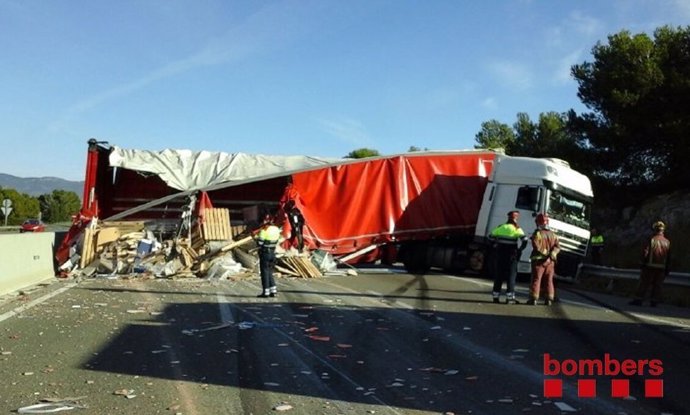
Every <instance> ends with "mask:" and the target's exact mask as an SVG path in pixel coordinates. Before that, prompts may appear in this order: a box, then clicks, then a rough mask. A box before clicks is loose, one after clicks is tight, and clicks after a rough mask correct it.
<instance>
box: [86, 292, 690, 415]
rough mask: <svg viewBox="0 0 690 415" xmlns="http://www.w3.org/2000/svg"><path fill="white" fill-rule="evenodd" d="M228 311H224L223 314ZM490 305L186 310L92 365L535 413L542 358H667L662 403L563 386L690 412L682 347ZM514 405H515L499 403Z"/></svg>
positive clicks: (603, 400) (131, 333)
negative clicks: (506, 312)
mask: <svg viewBox="0 0 690 415" xmlns="http://www.w3.org/2000/svg"><path fill="white" fill-rule="evenodd" d="M305 294H319V295H330V294H332V293H313V292H312V293H305ZM337 295H338V296H341V297H342V296H347V295H349V294H347V293H343V292H339V293H337ZM359 296H360V297H361V296H366V294H363V295H362V294H360V295H359ZM227 297H230V298H231V297H232V296H231V295H228V296H227ZM402 298H405V297H404V296H403V297H402ZM437 300H439V299H438V298H434V301H437ZM475 303H476V302H475ZM223 307H226V310H227V311H228V312H226V313H225V314H224V313H223V312H219V308H223ZM485 307H487V313H483V314H477V313H465V312H454V313H451V312H434V311H429V310H407V309H405V310H401V309H396V308H390V307H358V306H354V305H348V304H327V305H324V304H316V303H314V304H310V303H282V302H251V303H241V304H235V303H231V302H227V303H220V304H219V303H181V304H176V305H170V306H169V307H167V308H166V309H165V311H164V313H163V314H161V315H159V316H155V317H154V318H153V319H151V320H140V321H138V322H137V323H135V324H131V325H130V326H128V327H126V329H125V330H123V331H122V332H121V333H120V335H119V336H118V337H117V338H115V339H114V340H113V341H111V342H110V343H108V344H106V345H104V346H103V348H102V350H101V351H100V352H99V353H98V354H97V355H96V356H94V357H93V358H91V359H90V360H89V361H87V362H84V364H83V366H84V367H85V368H87V369H89V370H94V371H105V372H110V373H119V374H127V375H135V376H148V377H153V378H163V379H176V380H186V381H191V382H199V383H203V384H216V385H224V386H229V387H236V388H250V389H254V390H260V391H264V390H265V391H273V392H280V393H286V394H292V395H302V396H311V397H318V398H323V399H339V400H344V401H349V402H359V403H365V404H372V405H387V406H392V407H400V408H410V409H418V410H426V411H434V412H443V411H454V412H467V411H473V413H515V412H517V411H515V409H517V406H519V408H520V409H526V408H529V409H530V410H531V411H532V413H548V412H539V410H540V408H544V407H539V408H538V407H535V406H534V405H533V402H534V401H535V400H537V401H539V400H540V399H543V397H542V395H543V393H542V392H543V380H544V379H545V377H544V376H543V358H542V355H543V354H544V353H549V354H550V355H551V356H553V357H555V358H559V359H576V360H577V359H592V358H601V357H602V353H611V354H612V355H614V356H615V357H617V358H619V359H621V360H623V359H651V358H657V359H661V360H662V361H663V362H664V365H665V366H664V367H665V368H668V370H667V371H666V374H665V377H664V381H665V385H666V391H665V397H664V399H661V400H644V399H641V400H638V401H636V402H632V403H631V402H626V401H623V400H612V399H611V398H608V395H609V394H610V390H607V389H606V388H607V387H608V385H609V381H610V378H607V377H605V376H594V377H593V378H595V379H597V380H598V381H599V384H600V385H603V386H602V388H603V389H601V390H600V391H599V395H598V396H599V397H598V398H597V399H589V400H585V399H578V398H577V389H576V381H577V379H572V378H564V384H565V390H564V394H565V397H564V399H565V400H568V401H569V402H571V405H574V406H579V408H580V409H582V410H584V411H585V412H586V413H616V412H615V411H626V410H627V411H628V413H636V410H635V408H640V407H647V408H649V410H653V411H658V410H660V409H663V410H665V411H669V412H675V413H681V412H682V410H681V409H680V408H683V407H687V405H689V404H690V401H689V399H688V397H687V394H686V393H684V392H682V390H683V382H684V380H683V377H684V376H685V375H684V374H687V373H690V364H688V363H687V361H686V360H684V357H685V355H686V354H687V353H681V352H680V351H679V350H676V349H674V347H676V346H677V343H670V346H669V347H667V348H664V347H663V345H660V344H655V343H654V342H644V341H642V342H641V341H640V340H639V339H644V338H645V336H646V335H648V333H650V331H649V330H648V329H647V328H645V327H644V326H641V325H637V324H627V323H607V322H599V321H578V322H577V324H576V325H574V324H572V323H564V322H563V319H550V318H546V317H547V316H548V315H549V313H557V312H558V311H557V309H556V308H554V309H551V310H549V309H547V308H543V309H539V310H537V311H534V312H533V314H534V315H531V316H527V317H525V316H496V315H492V314H491V313H490V310H491V308H490V307H492V306H485ZM496 307H499V305H496ZM223 315H225V318H224V319H223V318H221V317H220V316H223ZM612 333H613V334H615V335H613V336H612V335H611V334H612ZM604 339H605V340H604ZM667 374H668V375H667ZM643 380H644V379H643V378H642V377H635V378H634V379H632V383H631V394H632V395H635V396H643V390H642V388H643ZM685 380H687V379H685ZM535 396H536V397H537V398H535ZM506 399H509V400H510V401H511V402H512V405H513V406H512V407H511V408H510V409H500V407H496V405H497V404H496V402H500V401H501V400H506ZM683 405H685V406H683ZM550 410H551V411H553V410H555V409H554V408H553V407H551V408H550ZM612 410H613V411H614V412H611V411H612ZM511 411H513V412H511Z"/></svg>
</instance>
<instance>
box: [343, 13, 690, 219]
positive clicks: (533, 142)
mask: <svg viewBox="0 0 690 415" xmlns="http://www.w3.org/2000/svg"><path fill="white" fill-rule="evenodd" d="M591 52H592V60H591V61H585V62H582V63H580V64H576V65H573V66H572V67H571V75H572V77H573V78H574V79H575V81H576V82H577V84H578V89H577V96H578V98H579V99H580V101H581V102H582V103H583V104H584V105H585V107H586V111H585V112H583V113H580V114H578V113H577V112H575V110H572V109H571V110H568V111H566V112H563V113H559V112H554V111H545V112H542V113H540V114H539V116H538V119H536V120H532V119H530V117H529V115H528V114H526V113H524V112H519V113H517V117H516V120H515V121H514V122H513V123H512V124H508V123H505V122H502V121H500V120H495V119H492V120H488V121H485V122H483V123H482V125H481V128H480V131H479V132H478V133H477V134H476V135H475V143H476V145H475V148H491V149H498V148H500V149H503V150H504V151H505V153H506V154H509V155H512V156H527V157H554V158H560V159H563V160H567V161H568V162H569V163H570V164H571V166H572V167H573V168H575V169H577V170H579V171H581V172H582V173H584V174H586V175H588V176H589V177H590V178H591V180H592V183H593V186H594V190H595V193H596V194H597V199H598V200H599V201H601V203H605V204H608V205H610V206H612V207H616V206H619V207H620V206H625V205H626V204H630V203H636V202H639V201H640V200H643V199H645V198H647V197H650V196H655V195H659V194H664V193H669V192H673V191H679V190H686V189H688V188H689V187H690V26H687V27H670V26H662V27H659V28H657V29H656V30H655V31H654V33H653V35H651V36H650V35H648V34H646V33H638V34H632V33H631V32H629V31H627V30H622V31H620V32H619V33H616V34H612V35H610V36H608V38H607V41H606V42H597V44H596V45H594V46H593V48H592V50H591ZM419 150H420V148H419V147H415V146H412V147H410V149H409V150H408V151H419ZM425 150H426V149H425ZM378 155H379V153H378V151H376V150H372V149H368V148H361V149H357V150H354V151H352V152H351V153H349V154H348V155H346V156H345V157H349V158H362V157H372V156H378Z"/></svg>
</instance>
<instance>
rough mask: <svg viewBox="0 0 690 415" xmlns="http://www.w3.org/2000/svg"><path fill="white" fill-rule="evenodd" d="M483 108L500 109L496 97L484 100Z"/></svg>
mask: <svg viewBox="0 0 690 415" xmlns="http://www.w3.org/2000/svg"><path fill="white" fill-rule="evenodd" d="M481 106H482V107H483V108H486V109H489V110H495V109H497V108H498V101H496V98H494V97H486V98H484V99H483V100H482V103H481Z"/></svg>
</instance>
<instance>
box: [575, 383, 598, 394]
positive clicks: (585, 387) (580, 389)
mask: <svg viewBox="0 0 690 415" xmlns="http://www.w3.org/2000/svg"><path fill="white" fill-rule="evenodd" d="M596 396H597V381H596V380H595V379H578V381H577V397H578V398H594V397H596Z"/></svg>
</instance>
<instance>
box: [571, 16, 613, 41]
mask: <svg viewBox="0 0 690 415" xmlns="http://www.w3.org/2000/svg"><path fill="white" fill-rule="evenodd" d="M566 25H567V26H568V27H569V28H570V29H572V30H573V31H575V33H577V34H579V35H583V36H586V37H595V36H598V35H599V34H600V33H601V32H602V30H603V29H604V25H603V24H602V22H601V21H600V20H599V19H597V18H594V17H592V16H587V15H585V14H584V13H582V12H580V11H573V12H571V13H570V15H569V16H568V21H567V22H566Z"/></svg>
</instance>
